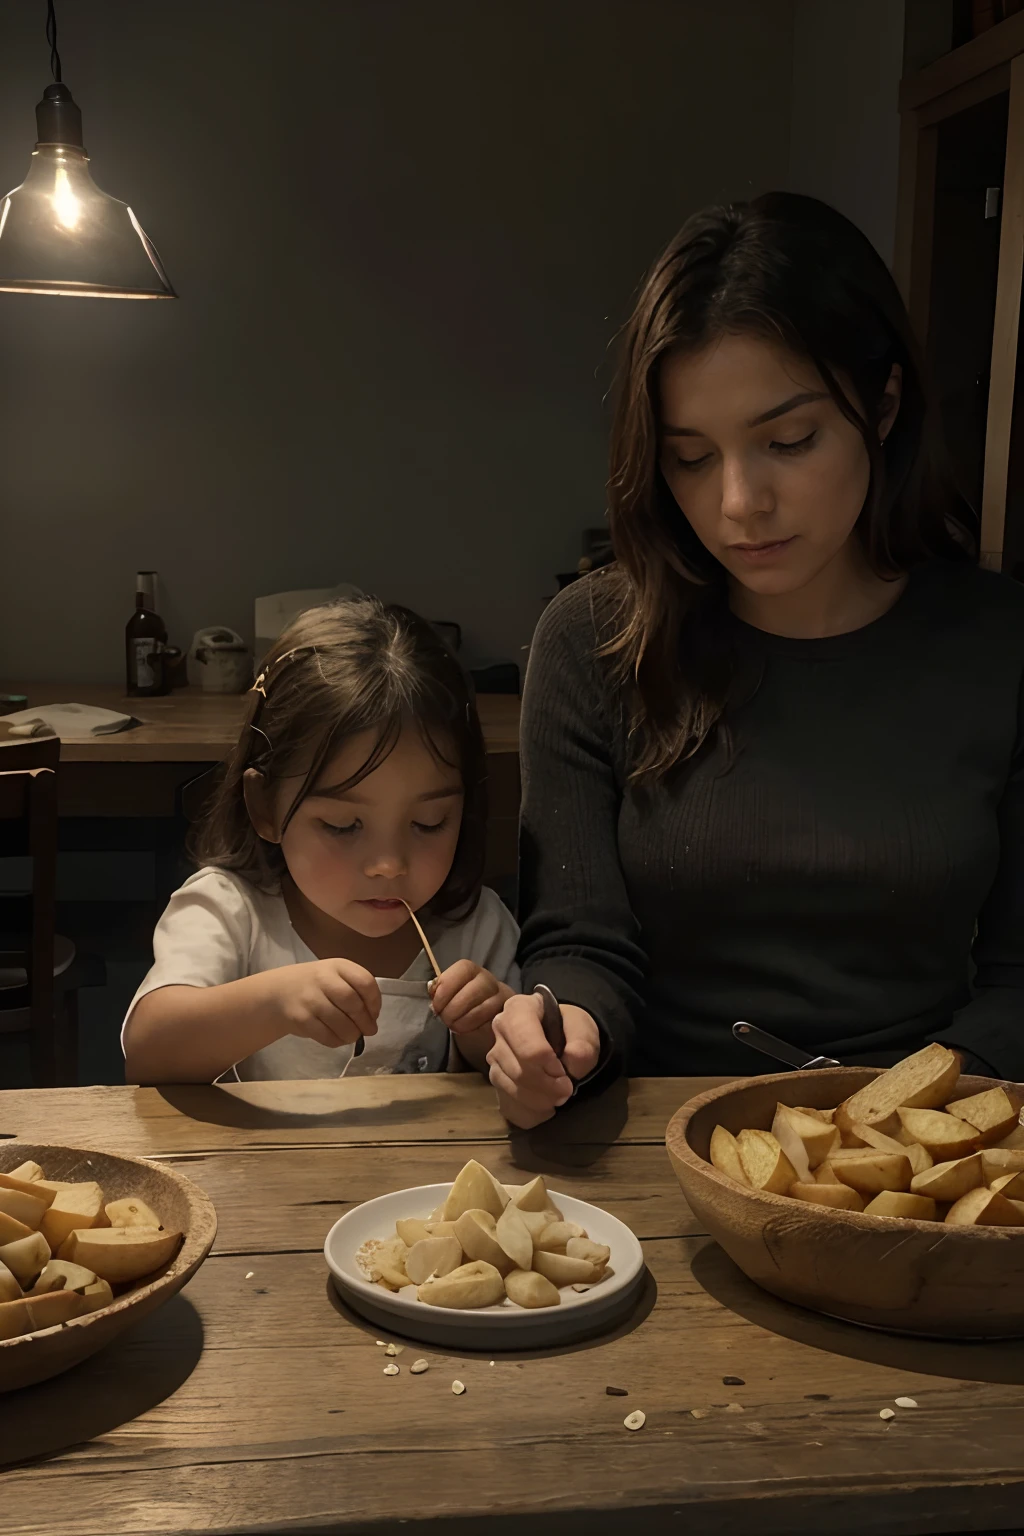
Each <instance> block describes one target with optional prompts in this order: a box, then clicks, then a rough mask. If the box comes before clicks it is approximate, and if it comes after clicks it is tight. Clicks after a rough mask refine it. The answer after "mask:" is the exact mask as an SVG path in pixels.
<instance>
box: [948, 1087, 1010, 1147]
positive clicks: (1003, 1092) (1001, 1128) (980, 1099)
mask: <svg viewBox="0 0 1024 1536" xmlns="http://www.w3.org/2000/svg"><path fill="white" fill-rule="evenodd" d="M1020 1110H1021V1100H1020V1099H1019V1098H1018V1097H1017V1095H1016V1094H1014V1093H1011V1092H1010V1090H1009V1089H1008V1088H986V1090H985V1092H984V1093H972V1094H971V1096H970V1098H967V1099H954V1100H953V1102H952V1104H947V1105H946V1112H947V1114H950V1115H956V1117H957V1119H958V1120H966V1121H967V1124H968V1125H973V1126H974V1128H975V1130H977V1131H978V1132H979V1133H980V1135H981V1137H982V1141H981V1143H980V1145H981V1146H983V1147H991V1146H994V1145H995V1143H996V1142H998V1141H1001V1140H1002V1138H1003V1137H1004V1136H1008V1135H1010V1134H1011V1133H1012V1131H1013V1129H1014V1127H1015V1126H1019V1125H1020Z"/></svg>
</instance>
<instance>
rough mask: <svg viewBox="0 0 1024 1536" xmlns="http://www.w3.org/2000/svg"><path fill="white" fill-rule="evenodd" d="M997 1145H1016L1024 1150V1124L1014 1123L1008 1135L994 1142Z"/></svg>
mask: <svg viewBox="0 0 1024 1536" xmlns="http://www.w3.org/2000/svg"><path fill="white" fill-rule="evenodd" d="M996 1146H997V1147H1016V1148H1019V1149H1020V1150H1021V1151H1024V1125H1015V1126H1014V1128H1013V1130H1012V1131H1011V1132H1010V1134H1009V1136H1004V1137H1003V1139H1002V1141H997V1142H996Z"/></svg>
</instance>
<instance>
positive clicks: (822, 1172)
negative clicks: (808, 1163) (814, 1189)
mask: <svg viewBox="0 0 1024 1536" xmlns="http://www.w3.org/2000/svg"><path fill="white" fill-rule="evenodd" d="M814 1182H815V1184H830V1185H832V1186H833V1188H834V1187H835V1186H836V1185H837V1184H838V1185H841V1186H842V1188H843V1189H848V1188H849V1185H847V1184H843V1181H842V1179H840V1178H838V1177H837V1175H836V1171H835V1169H834V1168H833V1167H832V1163H831V1161H829V1162H827V1163H822V1165H821V1167H820V1168H815V1170H814Z"/></svg>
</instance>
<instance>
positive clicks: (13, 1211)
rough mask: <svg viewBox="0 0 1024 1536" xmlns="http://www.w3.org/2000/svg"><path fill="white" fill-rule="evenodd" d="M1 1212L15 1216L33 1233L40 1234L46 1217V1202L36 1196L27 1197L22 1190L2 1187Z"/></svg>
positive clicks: (0, 1190)
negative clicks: (41, 1225) (41, 1224)
mask: <svg viewBox="0 0 1024 1536" xmlns="http://www.w3.org/2000/svg"><path fill="white" fill-rule="evenodd" d="M0 1211H2V1212H3V1213H4V1214H5V1215H6V1216H13V1217H14V1219H15V1221H20V1222H21V1223H22V1224H23V1225H24V1226H26V1227H28V1228H29V1230H30V1231H32V1232H38V1231H39V1227H40V1223H41V1222H42V1219H43V1217H44V1216H45V1215H46V1201H45V1200H40V1199H38V1198H37V1197H36V1196H35V1195H25V1194H23V1193H22V1192H21V1190H20V1189H4V1188H3V1186H2V1185H0Z"/></svg>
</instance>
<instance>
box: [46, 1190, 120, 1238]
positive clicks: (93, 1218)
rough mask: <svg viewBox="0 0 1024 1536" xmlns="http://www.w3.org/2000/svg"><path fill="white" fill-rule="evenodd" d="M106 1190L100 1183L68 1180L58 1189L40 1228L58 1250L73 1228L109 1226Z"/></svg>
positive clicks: (75, 1230)
mask: <svg viewBox="0 0 1024 1536" xmlns="http://www.w3.org/2000/svg"><path fill="white" fill-rule="evenodd" d="M106 1225H107V1216H106V1212H105V1211H104V1209H103V1191H102V1189H101V1188H100V1186H99V1185H98V1184H93V1183H85V1184H69V1185H68V1187H67V1188H66V1189H61V1190H58V1191H57V1194H56V1196H55V1197H54V1200H53V1203H52V1204H51V1206H50V1209H49V1210H48V1211H47V1213H46V1215H45V1216H44V1217H43V1220H42V1223H41V1225H40V1228H39V1230H40V1232H41V1233H42V1234H43V1236H44V1237H45V1238H46V1241H47V1242H48V1243H49V1245H50V1247H51V1248H52V1249H53V1250H54V1251H56V1250H57V1249H58V1248H59V1247H60V1245H61V1244H62V1243H63V1242H64V1239H65V1238H66V1237H69V1236H70V1234H71V1233H72V1232H80V1231H84V1230H85V1229H86V1228H87V1227H96V1226H104V1227H105V1226H106Z"/></svg>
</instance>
